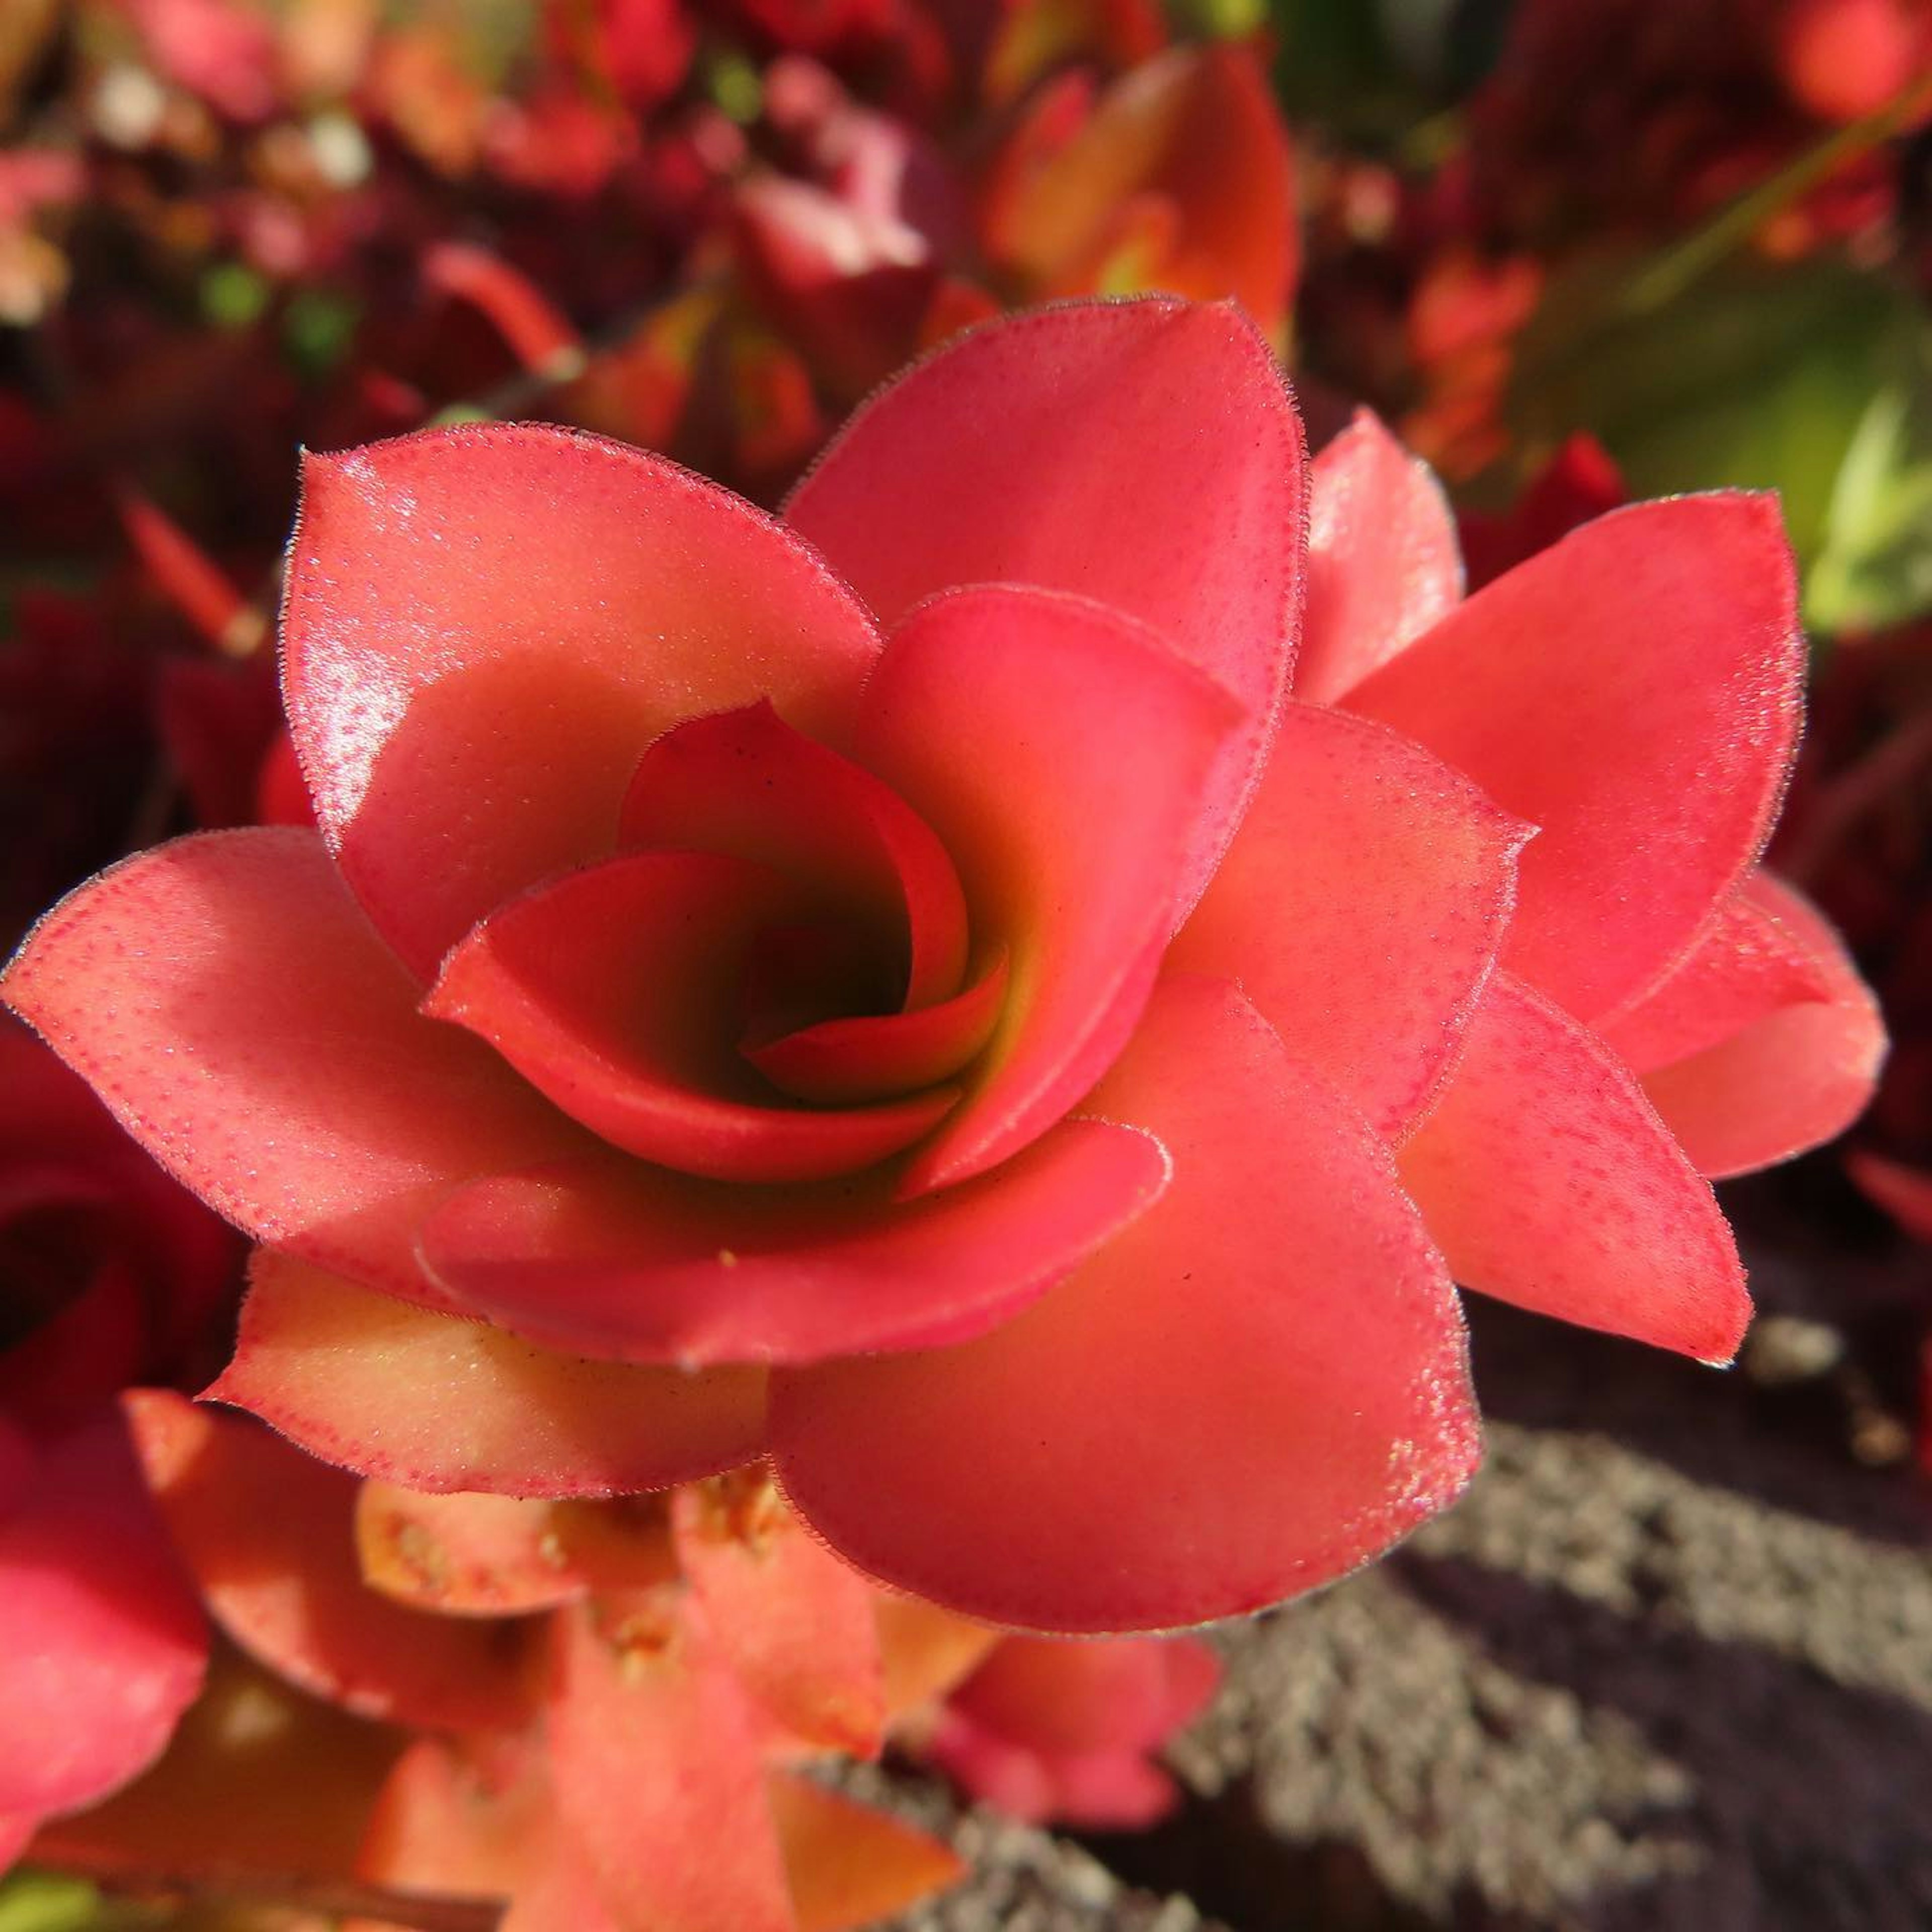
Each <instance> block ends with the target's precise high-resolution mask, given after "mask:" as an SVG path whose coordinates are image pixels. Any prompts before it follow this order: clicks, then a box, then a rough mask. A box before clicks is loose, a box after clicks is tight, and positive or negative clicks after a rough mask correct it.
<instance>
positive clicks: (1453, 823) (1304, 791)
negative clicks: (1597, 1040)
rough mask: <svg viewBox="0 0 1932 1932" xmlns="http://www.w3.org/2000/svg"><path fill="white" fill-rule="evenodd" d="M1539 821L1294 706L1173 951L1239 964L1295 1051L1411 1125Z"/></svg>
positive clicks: (1225, 972)
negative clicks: (1529, 821)
mask: <svg viewBox="0 0 1932 1932" xmlns="http://www.w3.org/2000/svg"><path fill="white" fill-rule="evenodd" d="M1527 835H1528V831H1527V828H1526V827H1525V826H1522V825H1520V824H1519V823H1517V821H1516V820H1514V819H1512V818H1511V817H1508V815H1507V814H1505V813H1503V812H1502V811H1499V810H1498V809H1497V808H1496V806H1494V805H1492V804H1491V803H1490V801H1489V800H1488V799H1487V798H1486V797H1485V796H1484V794H1483V793H1481V792H1479V791H1478V790H1477V789H1476V788H1475V786H1474V785H1472V784H1470V783H1469V781H1468V780H1467V779H1466V778H1463V777H1462V776H1461V775H1460V774H1459V773H1457V772H1453V771H1451V769H1449V767H1448V766H1446V765H1445V764H1443V763H1442V762H1441V761H1440V760H1439V759H1437V758H1436V757H1433V756H1432V755H1431V754H1430V753H1429V752H1427V751H1424V750H1423V749H1422V748H1421V746H1419V745H1413V744H1411V743H1410V742H1409V741H1408V740H1407V739H1405V738H1401V737H1399V736H1397V734H1396V733H1394V732H1393V731H1390V730H1385V728H1384V727H1382V726H1380V725H1376V724H1370V723H1369V722H1368V721H1367V720H1365V719H1362V718H1351V717H1349V716H1348V715H1346V713H1344V712H1337V711H1324V710H1319V709H1316V708H1315V707H1314V706H1310V705H1304V704H1291V705H1289V706H1286V707H1285V708H1284V709H1283V712H1282V717H1281V723H1280V729H1279V730H1278V732H1277V736H1276V739H1275V748H1274V755H1273V757H1271V759H1270V760H1269V763H1268V770H1267V772H1265V774H1264V775H1263V777H1262V784H1261V789H1260V790H1259V791H1258V792H1257V793H1256V794H1255V797H1254V800H1253V803H1252V804H1250V806H1249V807H1248V812H1247V817H1245V818H1244V819H1243V820H1242V821H1241V830H1240V831H1239V832H1237V833H1236V834H1235V842H1234V844H1232V846H1231V847H1229V851H1228V856H1227V857H1226V859H1224V860H1223V862H1222V865H1221V869H1220V871H1218V872H1217V873H1216V874H1215V875H1214V883H1212V884H1211V885H1210V886H1209V887H1208V891H1207V894H1206V896H1205V897H1204V898H1202V901H1201V903H1200V904H1199V906H1198V907H1196V909H1195V912H1194V916H1193V918H1192V919H1190V920H1189V921H1188V922H1187V925H1186V926H1184V927H1183V928H1182V929H1181V934H1180V936H1179V937H1178V938H1177V939H1176V940H1175V944H1174V947H1173V950H1172V951H1171V952H1170V953H1169V955H1168V964H1169V966H1170V968H1177V969H1179V970H1182V971H1191V972H1202V973H1213V974H1219V975H1221V976H1223V977H1226V978H1229V979H1233V980H1239V981H1240V983H1241V989H1242V991H1243V992H1245V993H1246V994H1247V996H1248V998H1250V999H1251V1000H1253V1001H1254V1003H1255V1004H1256V1006H1257V1007H1259V1008H1260V1009H1261V1010H1262V1013H1264V1014H1265V1015H1266V1016H1267V1017H1268V1020H1269V1022H1270V1023H1271V1025H1273V1026H1274V1029H1275V1031H1277V1033H1279V1034H1280V1035H1281V1037H1282V1039H1283V1043H1285V1044H1286V1046H1287V1047H1288V1049H1289V1052H1292V1053H1293V1054H1294V1055H1295V1056H1296V1057H1297V1058H1298V1059H1300V1060H1301V1061H1304V1063H1306V1064H1307V1066H1309V1067H1311V1068H1313V1070H1315V1071H1316V1073H1319V1074H1321V1075H1322V1076H1323V1078H1325V1079H1326V1080H1328V1082H1330V1083H1331V1085H1333V1086H1334V1087H1336V1088H1338V1089H1339V1090H1340V1091H1341V1092H1342V1093H1343V1094H1346V1095H1347V1096H1348V1097H1349V1099H1350V1100H1352V1101H1353V1102H1354V1103H1355V1105H1356V1106H1358V1108H1360V1109H1361V1111H1362V1112H1363V1113H1364V1114H1365V1115H1367V1117H1368V1118H1369V1120H1370V1122H1371V1123H1372V1124H1373V1125H1374V1126H1375V1127H1376V1128H1378V1129H1379V1130H1380V1131H1381V1132H1382V1133H1384V1134H1385V1135H1387V1136H1389V1137H1390V1138H1391V1139H1397V1138H1399V1137H1400V1136H1401V1135H1402V1134H1403V1133H1404V1132H1406V1130H1407V1129H1408V1128H1409V1127H1411V1126H1412V1124H1414V1122H1415V1121H1416V1119H1417V1118H1418V1117H1419V1116H1420V1115H1421V1113H1422V1112H1423V1111H1424V1109H1425V1108H1426V1107H1427V1105H1428V1103H1429V1101H1430V1099H1431V1098H1432V1097H1433V1095H1434V1094H1435V1092H1436V1088H1437V1087H1438V1085H1439V1084H1440V1082H1441V1081H1442V1078H1443V1076H1444V1075H1445V1073H1447V1072H1448V1069H1449V1067H1450V1066H1451V1064H1452V1062H1453V1061H1454V1056H1455V1055H1456V1053H1457V1051H1458V1050H1459V1049H1460V1045H1461V1042H1462V1036H1463V1029H1464V1028H1465V1027H1466V1025H1467V1024H1468V1022H1469V1016H1470V1014H1471V1013H1472V1011H1473V1010H1474V1009H1475V1004H1476V1001H1477V999H1478V995H1480V994H1481V990H1482V986H1483V983H1484V980H1486V979H1487V977H1488V975H1489V972H1490V967H1491V965H1492V964H1493V962H1494V960H1495V958H1496V949H1497V947H1499V945H1500V944H1502V940H1503V937H1504V934H1505V930H1506V929H1507V927H1508V922H1509V916H1510V913H1511V909H1512V907H1514V904H1515V901H1516V868H1517V853H1518V852H1519V851H1520V850H1521V848H1522V846H1523V841H1524V839H1525V838H1526V836H1527Z"/></svg>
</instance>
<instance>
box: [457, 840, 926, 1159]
mask: <svg viewBox="0 0 1932 1932" xmlns="http://www.w3.org/2000/svg"><path fill="white" fill-rule="evenodd" d="M800 890H801V889H800V888H799V887H798V886H794V885H793V884H792V883H790V881H789V880H786V879H784V878H783V877H781V876H780V875H779V874H778V873H776V872H774V871H771V870H770V869H769V868H768V867H766V866H763V865H756V864H754V863H752V862H751V861H749V860H748V859H736V858H727V857H726V856H724V855H722V854H721V853H711V852H631V853H625V855H624V856H622V857H621V858H616V859H607V860H606V861H605V862H604V863H603V864H601V865H593V866H592V867H590V868H589V869H588V870H586V871H581V872H572V873H570V874H567V875H566V876H565V877H562V878H561V879H557V880H552V881H551V882H550V883H549V884H547V885H544V886H537V887H535V889H532V891H530V892H526V893H525V894H524V895H523V896H522V897H521V898H518V899H515V900H513V901H511V903H510V904H508V905H507V906H505V907H503V909H502V910H501V911H500V912H499V913H496V915H495V916H493V917H492V918H490V919H486V920H485V921H484V922H483V924H482V925H481V926H478V927H477V928H476V929H475V931H474V932H472V933H471V934H470V935H469V938H466V939H465V940H464V941H463V942H462V943H461V944H460V945H459V946H458V947H456V948H455V950H453V951H452V953H450V956H449V959H447V960H446V961H445V962H444V964H443V975H442V977H441V978H440V979H439V980H437V983H436V986H435V987H434V990H433V991H432V992H431V994H430V995H429V998H428V999H427V1000H426V1001H425V1002H424V1004H423V1010H424V1011H425V1013H430V1014H432V1015H434V1016H435V1017H436V1018H437V1019H446V1020H454V1021H455V1022H456V1023H457V1024H458V1025H460V1026H465V1027H467V1028H469V1029H470V1030H471V1031H472V1032H474V1033H476V1034H480V1035H481V1037H483V1038H484V1039H485V1040H487V1041H489V1043H490V1045H491V1046H493V1047H495V1048H496V1050H497V1051H498V1052H499V1053H501V1054H502V1055H503V1056H504V1058H505V1059H507V1060H508V1061H509V1062H510V1064H511V1065H512V1066H513V1067H515V1068H516V1069H517V1071H518V1072H519V1073H521V1074H522V1075H523V1076H524V1077H525V1078H526V1079H528V1080H529V1082H531V1084H532V1085H533V1086H535V1087H536V1088H538V1090H539V1091H541V1092H543V1093H544V1094H547V1095H548V1096H549V1097H550V1099H551V1100H554V1101H555V1102H556V1104H557V1105H558V1106H559V1107H561V1108H562V1109H564V1110H565V1112H567V1113H568V1114H569V1115H571V1116H572V1117H573V1118H575V1119H577V1120H579V1121H582V1122H583V1124H584V1125H585V1126H586V1127H590V1128H592V1130H595V1132H596V1133H598V1134H601V1136H603V1137H604V1139H606V1140H607V1141H610V1142H613V1143H614V1144H615V1145H617V1146H619V1147H621V1148H625V1150H626V1151H628V1152H630V1153H631V1154H637V1155H640V1156H641V1157H643V1159H645V1160H650V1161H656V1162H658V1163H661V1164H662V1165H664V1166H667V1167H672V1168H675V1169H678V1170H679V1172H682V1173H685V1174H698V1175H711V1176H713V1177H715V1178H718V1179H721V1180H730V1181H811V1180H820V1179H823V1178H825V1177H826V1176H828V1175H840V1174H848V1173H850V1172H853V1170H854V1169H859V1168H862V1167H866V1166H870V1165H871V1163H873V1162H874V1161H879V1160H884V1159H885V1158H886V1157H887V1156H889V1155H891V1154H897V1153H898V1152H899V1151H901V1149H902V1148H907V1147H909V1146H910V1145H911V1144H912V1143H913V1142H914V1141H916V1140H917V1139H919V1137H920V1136H922V1135H923V1134H924V1133H926V1131H927V1130H928V1129H929V1128H930V1127H932V1125H933V1124H934V1123H935V1121H938V1119H939V1118H941V1116H942V1115H944V1113H945V1112H947V1109H948V1108H949V1107H950V1106H952V1104H953V1091H952V1090H950V1089H948V1088H940V1089H938V1090H937V1091H931V1092H928V1093H926V1094H915V1095H913V1096H910V1097H907V1098H905V1099H903V1100H892V1101H889V1102H884V1103H880V1104H879V1105H877V1106H871V1107H853V1108H847V1109H843V1110H841V1111H840V1112H835V1113H826V1112H816V1111H812V1110H809V1109H805V1108H801V1107H791V1106H784V1105H781V1104H772V1103H773V1102H774V1101H775V1100H778V1097H777V1096H775V1095H767V1096H766V1097H763V1098H761V1097H760V1094H759V1091H758V1090H759V1088H760V1087H761V1086H762V1085H763V1082H760V1080H758V1079H757V1076H755V1075H754V1074H753V1073H751V1072H750V1070H748V1069H746V1068H745V1067H743V1066H742V1064H741V1063H740V1062H739V1059H738V1056H737V1054H736V1046H735V1043H736V1039H737V1035H738V1028H739V989H741V988H742V985H743V983H744V977H745V966H746V965H747V963H748V959H749V957H750V949H751V945H752V943H753V941H754V940H755V939H756V938H757V937H758V935H759V934H760V932H763V931H765V930H766V929H769V928H770V927H772V926H775V925H779V924H781V923H784V922H786V921H787V920H789V919H795V918H796V917H798V916H799V915H800V910H801V908H800V904H799V893H800Z"/></svg>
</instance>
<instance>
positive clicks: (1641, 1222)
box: [1401, 973, 1751, 1362]
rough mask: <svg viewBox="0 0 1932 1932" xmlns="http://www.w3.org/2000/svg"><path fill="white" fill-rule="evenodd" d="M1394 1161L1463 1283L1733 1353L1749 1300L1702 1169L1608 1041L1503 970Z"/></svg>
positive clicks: (1712, 1353) (1624, 1331)
mask: <svg viewBox="0 0 1932 1932" xmlns="http://www.w3.org/2000/svg"><path fill="white" fill-rule="evenodd" d="M1401 1166H1402V1178H1403V1182H1404V1184H1406V1186H1407V1187H1408V1189H1409V1192H1410V1193H1411V1194H1412V1195H1413V1196H1415V1200H1416V1202H1417V1203H1418V1205H1419V1206H1420V1207H1421V1209H1422V1211H1423V1213H1424V1216H1425V1217H1427V1220H1428V1223H1429V1232H1430V1233H1431V1234H1432V1235H1434V1236H1435V1238H1436V1241H1438V1242H1439V1244H1441V1246H1442V1252H1443V1253H1444V1254H1445V1256H1448V1262H1449V1267H1450V1271H1451V1273H1452V1274H1454V1276H1455V1277H1456V1279H1457V1280H1458V1281H1459V1282H1460V1283H1463V1286H1465V1287H1467V1288H1473V1289H1481V1291H1482V1292H1483V1293H1484V1294H1485V1295H1496V1296H1498V1297H1499V1298H1501V1299H1502V1300H1503V1301H1513V1302H1515V1303H1516V1304H1517V1305H1518V1306H1519V1307H1524V1308H1533V1309H1535V1310H1537V1311H1538V1313H1541V1314H1545V1315H1554V1316H1559V1317H1560V1318H1561V1319H1562V1320H1564V1321H1566V1322H1577V1323H1579V1324H1580V1325H1582V1326H1583V1327H1584V1328H1602V1329H1607V1330H1608V1331H1610V1333H1611V1334H1614V1335H1628V1336H1630V1337H1632V1338H1634V1340H1637V1341H1640V1342H1651V1343H1655V1344H1657V1346H1659V1347H1661V1348H1666V1349H1677V1350H1679V1352H1682V1354H1685V1355H1694V1356H1695V1357H1697V1359H1698V1360H1699V1361H1706V1362H1723V1361H1729V1360H1730V1358H1731V1357H1732V1356H1733V1355H1735V1354H1736V1352H1737V1347H1738V1343H1739V1341H1740V1340H1742V1337H1743V1334H1744V1331H1745V1323H1746V1322H1748V1321H1749V1319H1751V1302H1750V1298H1749V1297H1748V1295H1746V1294H1745V1282H1744V1274H1743V1271H1742V1269H1741V1268H1739V1265H1738V1256H1737V1249H1736V1245H1735V1244H1733V1241H1732V1239H1731V1231H1730V1227H1729V1226H1727V1224H1726V1222H1725V1220H1724V1215H1723V1214H1722V1213H1721V1211H1719V1209H1718V1204H1717V1202H1716V1200H1715V1199H1714V1197H1713V1196H1712V1193H1711V1190H1710V1186H1709V1183H1708V1182H1706V1181H1705V1180H1704V1179H1703V1178H1702V1177H1701V1176H1700V1175H1699V1174H1698V1173H1697V1170H1696V1169H1694V1168H1693V1167H1692V1166H1691V1163H1689V1161H1688V1160H1686V1159H1685V1157H1684V1154H1683V1153H1682V1150H1681V1149H1680V1148H1679V1147H1678V1145H1677V1144H1676V1142H1675V1141H1674V1140H1673V1139H1672V1138H1671V1136H1670V1133H1669V1131H1668V1130H1667V1129H1666V1127H1664V1124H1663V1123H1662V1122H1661V1121H1659V1120H1658V1118H1657V1115H1656V1114H1655V1112H1654V1111H1653V1110H1652V1107H1651V1105H1650V1103H1649V1101H1648V1100H1646V1099H1645V1097H1644V1095H1643V1090H1642V1089H1641V1088H1639V1086H1638V1085H1637V1082H1636V1080H1635V1079H1634V1077H1633V1076H1632V1075H1631V1073H1630V1071H1629V1070H1628V1068H1627V1067H1625V1066H1623V1065H1622V1063H1621V1062H1620V1061H1619V1060H1618V1059H1617V1058H1616V1055H1613V1053H1611V1052H1610V1050H1609V1049H1608V1048H1607V1047H1606V1046H1604V1044H1603V1043H1602V1042H1601V1040H1598V1038H1597V1037H1596V1035H1595V1034H1593V1033H1592V1032H1590V1031H1589V1030H1588V1029H1587V1028H1584V1027H1581V1026H1579V1025H1577V1022H1575V1021H1574V1020H1572V1019H1570V1018H1569V1017H1568V1016H1567V1015H1565V1013H1562V1011H1560V1010H1559V1009H1558V1008H1557V1007H1555V1006H1553V1004H1550V1001H1547V1000H1546V999H1544V998H1542V996H1541V995H1539V994H1538V993H1537V992H1535V991H1534V990H1533V989H1531V988H1529V987H1528V986H1524V985H1523V983H1521V982H1520V981H1518V980H1514V979H1512V978H1511V976H1510V975H1509V974H1506V973H1499V974H1496V976H1495V977H1494V978H1493V979H1492V980H1490V986H1489V990H1488V992H1487V993H1486V994H1485V995H1484V999H1483V1003H1482V1005H1481V1007H1480V1008H1479V1009H1478V1012H1477V1015H1476V1018H1475V1023H1474V1024H1473V1025H1472V1027H1471V1028H1470V1030H1469V1046H1468V1049H1467V1051H1466V1052H1465V1053H1464V1055H1463V1061H1462V1064H1461V1065H1460V1067H1459V1068H1458V1069H1457V1073H1456V1076H1455V1078H1454V1079H1453V1080H1452V1081H1451V1082H1450V1083H1449V1085H1448V1088H1447V1089H1446V1090H1445V1091H1444V1093H1443V1095H1442V1099H1441V1100H1439V1102H1438V1103H1436V1109H1435V1111H1434V1112H1433V1113H1432V1114H1431V1115H1430V1117H1429V1118H1428V1119H1427V1121H1424V1123H1423V1124H1422V1126H1421V1129H1420V1130H1418V1133H1416V1135H1415V1138H1414V1139H1412V1140H1411V1141H1410V1142H1409V1145H1407V1146H1406V1148H1404V1149H1403V1153H1402V1157H1401Z"/></svg>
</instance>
